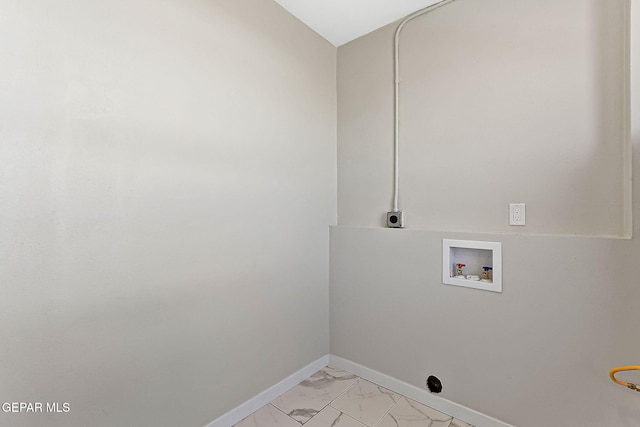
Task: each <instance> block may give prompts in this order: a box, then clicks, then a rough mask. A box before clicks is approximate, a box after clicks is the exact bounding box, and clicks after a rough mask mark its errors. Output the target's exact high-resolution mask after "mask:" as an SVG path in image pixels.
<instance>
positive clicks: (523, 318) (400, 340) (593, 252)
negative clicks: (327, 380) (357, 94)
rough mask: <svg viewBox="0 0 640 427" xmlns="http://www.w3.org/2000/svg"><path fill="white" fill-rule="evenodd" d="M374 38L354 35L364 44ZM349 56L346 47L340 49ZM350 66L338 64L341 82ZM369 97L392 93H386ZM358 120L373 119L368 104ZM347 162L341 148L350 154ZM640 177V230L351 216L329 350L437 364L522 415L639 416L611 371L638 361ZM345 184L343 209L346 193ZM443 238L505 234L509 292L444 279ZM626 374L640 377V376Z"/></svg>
mask: <svg viewBox="0 0 640 427" xmlns="http://www.w3.org/2000/svg"><path fill="white" fill-rule="evenodd" d="M631 16H632V18H633V19H632V20H633V22H632V48H631V52H632V58H631V62H632V70H638V69H639V68H640V55H639V54H638V53H639V52H640V50H639V49H637V48H636V46H638V45H640V31H638V28H640V25H639V23H638V19H637V17H639V16H640V2H633V3H632V11H631ZM381 34H382V32H379V33H374V34H371V35H369V36H367V37H370V38H369V39H368V40H369V41H371V43H372V44H373V45H375V44H376V43H378V42H380V41H381V40H385V37H386V36H385V37H383V36H382V35H381ZM365 39H367V38H364V39H360V40H358V41H356V43H362V44H366V43H365V42H366V41H367V40H365ZM347 46H348V47H352V46H351V45H347ZM363 50H366V49H364V47H363ZM354 51H355V52H352V53H353V54H357V53H358V52H360V53H362V52H361V51H360V49H354ZM343 55H345V52H342V51H341V50H339V61H341V60H343ZM370 65H371V66H372V68H373V65H372V64H370ZM344 72H345V68H344V67H342V66H341V65H340V64H339V80H340V79H341V78H342V74H341V73H344ZM634 75H638V73H637V72H635V73H634V72H632V76H634ZM368 79H373V77H371V76H369V77H368ZM638 84H639V79H637V78H634V79H632V82H631V87H632V90H631V104H632V109H631V116H632V127H631V140H632V144H633V150H634V154H633V164H634V171H635V172H637V170H638V167H637V165H638V164H640V115H639V114H638V111H640V90H639V86H638ZM339 87H341V88H343V87H344V85H343V84H342V83H341V84H340V86H339ZM344 90H346V91H349V90H355V89H354V88H353V87H350V86H347V87H345V88H344ZM389 93H390V92H389ZM342 96H343V91H342V90H341V91H340V92H339V97H342ZM369 96H370V97H371V98H372V99H373V98H375V97H377V96H380V97H381V98H382V97H384V96H383V95H381V91H380V92H376V93H370V94H369ZM352 99H353V98H348V99H347V100H345V99H342V100H341V101H340V104H339V105H340V106H342V105H343V103H344V102H350V100H352ZM339 117H340V122H339V128H341V129H342V130H340V132H339V135H341V136H340V137H339V140H338V141H339V153H340V154H339V155H342V156H345V157H346V158H347V159H348V158H349V154H348V153H350V152H351V151H355V150H357V147H354V144H351V143H350V141H351V142H352V140H350V139H349V138H345V135H344V134H343V133H342V132H343V131H344V130H345V129H349V131H351V128H350V127H349V126H350V124H349V123H347V126H346V127H345V124H344V123H343V122H342V120H344V117H343V116H342V114H341V113H340V112H339ZM371 117H374V115H372V116H371ZM380 117H383V115H382V114H381V116H380ZM380 117H377V116H376V117H374V119H373V120H371V122H372V123H378V121H379V120H380ZM360 120H362V121H366V120H367V118H366V114H364V113H363V115H362V117H361V118H360ZM378 148H380V149H382V145H381V146H380V147H378V146H377V145H375V146H373V147H370V151H369V152H368V154H367V155H362V156H361V157H360V163H359V164H361V166H362V167H361V168H360V167H359V170H365V169H371V170H374V171H375V173H378V171H379V169H378V168H379V167H382V166H381V164H382V163H383V162H382V161H381V158H382V157H383V155H382V154H380V155H377V154H378V151H377V150H378ZM387 154H388V153H387ZM418 160H420V159H418ZM378 161H380V164H378V163H375V162H378ZM344 162H345V159H344V158H339V165H340V164H342V165H344V164H345V163H344ZM339 172H340V173H339V187H342V185H343V184H344V185H346V186H347V188H350V186H354V187H356V185H355V184H354V183H353V181H352V180H351V178H350V176H347V177H345V171H344V168H343V167H340V169H339ZM388 172H389V173H390V170H389V171H388ZM380 173H381V174H382V172H380ZM635 175H636V176H635V177H634V186H633V188H634V194H633V195H634V197H633V199H634V226H635V232H634V235H635V236H636V237H634V238H632V239H630V240H620V239H607V238H592V237H561V236H526V235H516V234H509V233H505V234H491V233H460V232H444V231H442V232H441V231H429V230H417V229H413V230H412V229H404V230H389V229H382V228H367V227H350V226H348V225H350V224H349V221H346V222H347V224H346V225H345V226H343V227H340V226H339V227H335V228H333V229H332V233H331V289H330V296H331V303H330V307H331V353H332V354H335V355H337V356H340V357H344V358H347V359H349V360H353V361H355V362H357V363H360V364H363V365H365V366H367V367H369V368H372V369H376V370H378V371H380V372H383V373H385V374H388V375H391V376H393V377H395V378H398V379H401V380H403V381H406V382H408V383H410V384H413V385H415V386H418V387H424V382H425V379H426V377H427V376H428V375H430V374H436V375H438V376H439V378H440V379H441V380H442V381H443V383H444V389H443V393H442V396H443V397H444V398H447V399H450V400H452V401H454V402H457V403H460V404H462V405H465V406H468V407H470V408H472V409H475V410H478V411H480V412H483V413H486V414H488V415H491V416H493V417H495V418H498V419H501V420H503V421H506V422H509V423H512V424H514V425H517V426H523V427H527V426H531V427H533V426H541V425H580V426H589V427H599V426H604V425H607V426H609V425H610V426H614V425H615V426H629V427H631V426H637V425H638V422H639V420H640V409H639V407H638V398H639V396H638V393H634V392H632V391H630V390H627V389H624V388H623V387H620V386H618V385H615V384H614V383H612V382H611V381H610V380H609V378H608V371H609V369H610V368H612V367H615V366H621V365H629V364H638V363H639V359H638V355H639V354H640V341H639V340H638V326H639V325H640V323H639V322H638V316H637V301H639V300H640V286H638V277H640V266H639V265H638V259H640V241H639V240H638V238H637V236H638V233H640V227H639V224H640V217H639V214H638V212H640V182H639V180H638V176H637V175H638V174H637V173H636V174H635ZM493 178H494V179H498V178H500V175H499V173H495V174H494V175H493ZM443 179H444V178H443ZM540 179H541V180H544V179H545V178H544V175H541V178H540ZM365 181H366V180H365V179H364V178H363V181H362V182H360V183H358V186H361V188H362V191H361V192H362V193H365V194H370V193H373V192H374V190H373V189H372V187H369V186H368V185H365ZM373 181H374V182H375V180H373ZM545 182H547V181H545ZM547 185H548V186H553V185H555V183H554V182H547ZM339 194H341V196H340V197H341V198H339V213H342V212H345V208H344V203H345V201H344V199H343V198H342V197H344V195H345V193H344V191H343V190H340V193H339ZM366 197H368V196H362V200H361V202H362V203H363V205H366V201H367V199H366ZM365 207H366V206H363V209H364V208H365ZM379 209H384V206H382V205H381V206H380V207H379ZM348 210H349V209H348V208H347V210H346V211H348ZM366 213H370V214H371V216H366ZM358 215H359V216H358V221H359V223H360V224H361V225H369V224H370V222H371V221H374V220H375V219H376V218H375V217H374V216H375V212H373V213H371V212H360V211H358ZM409 218H410V221H409V224H412V222H411V216H409ZM342 219H343V217H342V216H340V217H339V220H340V221H342ZM347 219H348V217H347ZM443 238H453V239H469V240H483V241H484V240H488V241H499V242H502V243H503V265H504V271H503V285H504V292H503V293H502V294H495V293H491V292H483V291H478V290H473V289H465V288H458V287H453V286H446V285H443V284H441V259H442V255H441V240H442V239H443ZM626 378H627V380H628V381H633V380H635V381H636V382H637V381H638V378H637V375H636V376H634V375H629V376H627V377H626Z"/></svg>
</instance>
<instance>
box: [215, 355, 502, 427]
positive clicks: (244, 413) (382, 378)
mask: <svg viewBox="0 0 640 427" xmlns="http://www.w3.org/2000/svg"><path fill="white" fill-rule="evenodd" d="M327 365H331V366H334V367H336V368H339V369H343V370H345V371H348V372H351V373H352V374H355V375H357V376H359V377H361V378H364V379H365V380H367V381H371V382H373V383H376V384H379V385H381V386H383V387H385V388H388V389H389V390H391V391H394V392H396V393H399V394H402V395H404V396H407V397H409V398H411V399H413V400H415V401H416V402H420V403H423V404H425V405H427V406H430V407H432V408H433V409H436V410H438V411H441V412H444V413H445V414H448V415H451V416H452V417H454V418H458V419H459V420H462V421H465V422H467V423H470V424H472V425H474V426H476V427H513V426H512V425H511V424H507V423H505V422H502V421H500V420H497V419H495V418H491V417H489V416H487V415H484V414H482V413H480V412H478V411H474V410H473V409H469V408H467V407H466V406H462V405H459V404H457V403H454V402H451V401H450V400H447V399H444V398H442V397H439V396H436V395H434V394H431V393H429V392H427V391H426V390H422V389H420V388H418V387H415V386H412V385H411V384H408V383H405V382H403V381H400V380H398V379H395V378H393V377H390V376H389V375H386V374H383V373H381V372H378V371H375V370H373V369H369V368H367V367H366V366H362V365H360V364H358V363H355V362H352V361H350V360H347V359H343V358H342V357H338V356H334V355H332V354H327V355H325V356H322V357H321V358H320V359H318V360H316V361H315V362H312V363H310V364H308V365H307V366H305V367H304V368H302V369H300V370H299V371H298V372H296V373H294V374H292V375H289V376H288V377H287V378H285V379H284V380H282V381H280V382H279V383H277V384H276V385H274V386H272V387H269V388H268V389H267V390H265V391H263V392H262V393H260V394H258V395H257V396H255V397H253V398H251V399H249V400H248V401H246V402H245V403H243V404H242V405H240V406H238V407H236V408H235V409H232V410H231V411H229V412H227V413H226V414H224V415H222V416H220V417H218V418H216V419H215V420H213V421H211V422H210V423H209V424H207V425H206V427H230V426H232V425H234V424H236V423H237V422H239V421H241V420H243V419H244V418H246V417H248V416H249V415H251V414H253V413H254V412H255V411H257V410H258V409H260V408H262V407H263V406H264V405H266V404H268V403H269V402H271V401H272V400H274V399H275V398H276V397H278V396H280V395H281V394H283V393H284V392H286V391H288V390H290V389H291V388H293V387H295V386H296V385H298V383H300V382H301V381H303V380H306V379H307V378H309V377H310V376H311V375H313V374H315V373H316V372H317V371H319V370H320V369H322V368H324V367H325V366H327Z"/></svg>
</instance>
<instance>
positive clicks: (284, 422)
mask: <svg viewBox="0 0 640 427" xmlns="http://www.w3.org/2000/svg"><path fill="white" fill-rule="evenodd" d="M302 425H304V426H305V427H473V426H471V425H470V424H467V423H465V422H464V421H461V420H458V419H455V418H453V417H451V416H449V415H446V414H443V413H442V412H439V411H436V410H435V409H433V408H430V407H428V406H425V405H423V404H421V403H418V402H416V401H414V400H411V399H409V398H407V397H405V396H402V395H400V394H397V393H394V392H392V391H391V390H387V389H386V388H384V387H381V386H379V385H377V384H374V383H372V382H369V381H367V380H365V379H363V378H359V377H357V376H355V375H353V374H351V373H349V372H346V371H343V370H340V369H336V368H333V367H331V366H327V367H325V368H323V369H321V370H319V371H318V372H316V373H315V374H313V375H312V376H311V377H309V378H308V379H306V380H304V381H302V382H301V383H300V384H298V385H297V386H295V387H294V388H292V389H291V390H289V391H287V392H286V393H284V394H283V395H281V396H280V397H278V398H276V399H274V400H273V401H272V402H271V403H269V404H267V405H265V406H263V407H262V408H260V409H259V410H257V411H256V412H254V413H253V414H251V415H250V416H248V417H247V418H245V419H244V420H242V421H240V422H239V423H237V424H236V425H235V426H233V427H300V426H302Z"/></svg>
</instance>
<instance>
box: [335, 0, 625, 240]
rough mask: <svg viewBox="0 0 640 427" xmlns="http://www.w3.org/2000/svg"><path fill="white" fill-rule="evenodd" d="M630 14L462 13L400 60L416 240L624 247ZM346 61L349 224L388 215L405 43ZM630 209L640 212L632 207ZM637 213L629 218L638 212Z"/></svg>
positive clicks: (403, 200)
mask: <svg viewBox="0 0 640 427" xmlns="http://www.w3.org/2000/svg"><path fill="white" fill-rule="evenodd" d="M625 4H626V1H625V0H615V1H609V2H602V1H598V0H565V1H561V2H559V1H554V0H541V1H534V2H529V1H526V2H513V1H509V0H483V1H472V0H460V1H456V2H453V3H450V4H448V5H447V6H446V7H443V8H440V9H437V10H436V11H435V12H432V13H430V14H428V15H425V16H421V17H419V18H417V19H416V20H413V21H411V22H410V23H409V24H407V26H406V27H405V29H404V30H403V33H402V35H401V47H400V74H401V75H400V79H401V84H400V139H401V142H400V173H401V176H400V185H401V188H400V204H401V207H402V208H403V209H405V210H406V211H407V213H408V214H409V212H410V216H409V217H408V221H409V224H410V226H411V227H412V228H419V229H430V230H458V231H474V232H477V231H481V232H512V231H513V229H510V228H509V225H508V223H507V221H506V220H505V218H508V217H507V213H508V210H507V209H508V204H509V203H510V202H526V203H527V228H526V229H524V230H518V232H526V233H530V234H531V233H535V234H580V235H618V236H620V235H623V234H624V231H625V230H624V225H625V213H626V212H627V211H626V210H625V194H626V193H625V191H626V187H628V185H626V181H625V177H624V171H625V161H624V154H625V144H624V136H625V135H624V128H625V126H624V111H623V106H624V98H625V94H626V93H627V92H625V89H626V90H627V91H628V87H625V78H624V72H625V66H626V67H628V66H627V65H626V64H625V62H626V57H625V49H624V47H625V45H624V43H625V37H626V34H625V16H624V10H625ZM396 26H397V24H392V25H389V26H386V27H384V28H382V29H380V30H378V31H376V32H374V33H372V34H369V35H367V36H364V37H361V38H360V39H357V40H355V41H353V42H351V43H348V44H346V45H344V46H341V47H340V48H339V49H338V75H339V78H338V93H339V96H338V103H339V107H338V115H339V146H338V150H339V152H338V163H339V165H338V174H339V185H338V218H339V222H340V224H341V225H354V226H373V227H376V226H380V225H382V224H383V218H384V217H383V214H384V212H386V211H387V210H390V206H391V191H392V180H391V177H392V173H393V169H392V167H393V162H392V161H391V160H390V159H389V156H390V155H391V153H392V142H393V58H392V51H393V32H394V31H395V28H396ZM629 206H630V205H629ZM629 206H627V207H629Z"/></svg>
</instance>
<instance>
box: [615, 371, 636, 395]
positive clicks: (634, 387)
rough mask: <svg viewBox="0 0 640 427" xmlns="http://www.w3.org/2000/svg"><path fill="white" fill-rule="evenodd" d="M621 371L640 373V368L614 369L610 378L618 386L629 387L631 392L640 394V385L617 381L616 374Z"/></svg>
mask: <svg viewBox="0 0 640 427" xmlns="http://www.w3.org/2000/svg"><path fill="white" fill-rule="evenodd" d="M621 371H640V366H620V367H619V368H613V369H612V370H611V371H609V378H611V381H613V382H614V383H616V384H620V385H621V386H624V387H627V388H629V389H631V390H635V391H639V392H640V384H633V383H626V382H624V381H620V380H618V379H616V377H615V374H616V373H618V372H621Z"/></svg>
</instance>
